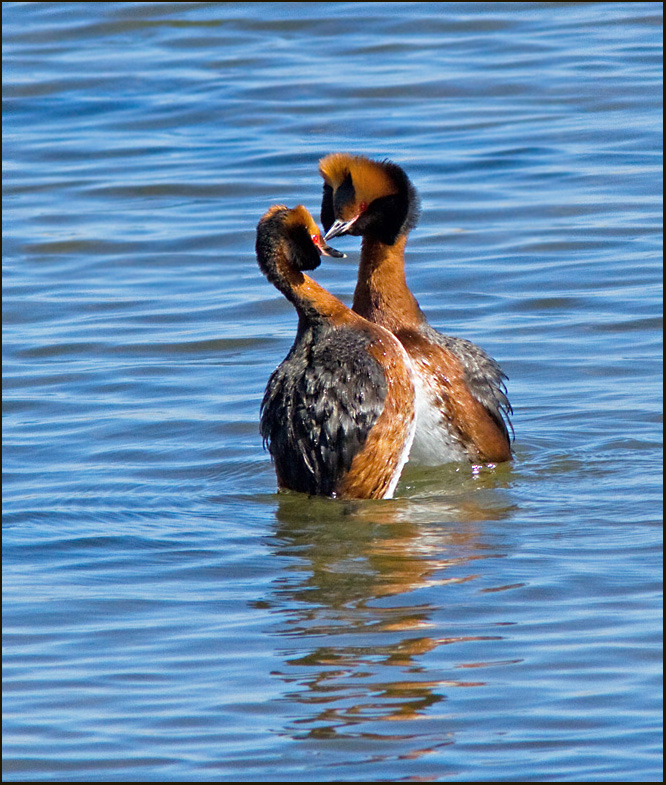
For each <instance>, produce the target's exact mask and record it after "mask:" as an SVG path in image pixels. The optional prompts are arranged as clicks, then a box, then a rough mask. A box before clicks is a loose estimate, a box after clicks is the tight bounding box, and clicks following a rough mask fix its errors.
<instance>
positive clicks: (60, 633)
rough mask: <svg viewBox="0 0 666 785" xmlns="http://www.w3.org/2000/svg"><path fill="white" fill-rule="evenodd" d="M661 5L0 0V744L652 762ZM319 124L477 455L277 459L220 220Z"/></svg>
mask: <svg viewBox="0 0 666 785" xmlns="http://www.w3.org/2000/svg"><path fill="white" fill-rule="evenodd" d="M661 14H662V6H661V4H657V3H577V2H575V3H391V4H389V5H386V4H380V3H364V2H358V3H336V2H331V3H115V2H108V3H3V167H4V168H3V217H4V218H5V220H4V222H3V523H4V527H5V528H4V538H3V623H4V631H3V632H4V636H3V643H4V645H5V649H4V660H3V687H4V693H3V710H4V718H3V719H4V722H3V752H4V756H5V757H4V760H3V764H4V765H3V777H4V779H5V780H10V779H13V780H26V781H42V780H43V781H100V782H106V781H129V780H132V781H157V782H160V781H167V782H171V781H184V782H192V781H209V780H215V781H223V782H238V781H258V782H266V781H268V782H271V781H288V782H296V781H311V780H312V779H313V778H315V779H318V780H321V781H349V782H354V781H403V780H404V781H420V780H423V781H432V780H439V781H441V780H444V779H446V780H454V781H463V782H467V781H489V780H492V781H495V780H499V779H502V778H504V779H507V780H509V781H537V780H538V781H590V782H596V781H616V782H617V781H629V782H631V781H635V780H638V781H649V780H653V779H654V780H655V781H661V777H662V771H661V768H662V759H661V742H662V736H661V700H660V696H661V672H662V660H661V624H662V618H661V545H662V529H661V518H662V515H663V513H662V485H661V470H662V457H663V456H662V452H661V446H662V429H661V423H662V411H663V385H662V333H661V323H662V288H661V279H662V226H663V211H662V200H661V196H662V194H661V189H660V184H661V178H662V168H661V166H662V128H663V118H662V107H661V96H662V93H663V84H662V82H663V70H662V55H663V46H662V19H661ZM335 151H351V152H356V153H361V154H366V155H369V156H371V157H375V158H383V157H389V158H393V159H395V160H396V161H397V162H398V163H400V164H402V165H403V166H404V167H405V169H406V170H407V172H408V174H409V175H410V177H411V179H412V180H413V182H414V184H415V185H416V186H417V188H418V189H419V191H420V195H421V199H422V207H423V210H422V216H421V220H420V222H419V225H418V226H417V227H416V229H415V230H414V232H413V233H412V235H411V237H410V241H409V245H408V251H407V256H408V262H407V271H406V272H407V279H408V282H409V284H410V286H411V288H412V289H413V291H414V294H415V295H416V297H417V298H418V300H419V303H420V305H421V307H422V308H423V310H424V312H425V313H426V314H427V316H428V318H429V321H430V322H431V324H432V325H433V326H434V327H436V328H438V329H440V330H442V331H443V332H445V333H447V334H452V335H459V336H461V337H464V338H468V339H470V340H472V341H474V342H476V343H477V344H479V345H480V346H482V347H484V349H486V350H487V351H488V352H489V353H490V354H491V355H492V356H494V357H496V358H497V360H498V361H499V362H500V363H501V365H502V367H503V368H504V370H505V371H506V372H507V374H508V375H509V376H510V384H509V389H510V395H511V402H512V405H513V406H514V409H515V418H514V424H515V427H516V434H517V441H516V443H515V445H514V447H515V453H516V459H515V460H514V461H513V463H512V464H511V465H503V466H500V467H497V468H496V469H493V470H485V469H484V470H481V471H478V472H475V471H473V470H472V469H470V468H469V467H448V468H446V469H443V470H438V469H433V470H432V471H430V470H426V471H421V470H419V471H412V467H408V468H407V470H406V471H405V474H404V477H403V478H402V479H401V482H400V484H399V486H398V489H397V494H396V498H394V499H393V500H387V501H382V502H376V503H367V502H366V503H363V502H359V503H340V502H335V501H328V500H309V499H307V498H306V497H303V496H296V495H288V494H285V495H279V496H278V495H276V494H275V493H274V491H275V473H274V471H273V469H272V467H271V465H270V461H269V456H268V454H267V453H266V452H264V451H262V446H261V438H260V436H259V432H258V413H259V404H260V401H261V398H262V394H263V390H264V387H265V384H266V380H267V379H268V377H269V375H270V373H271V372H272V371H273V369H274V368H275V366H276V365H277V363H278V362H279V361H280V360H281V359H282V358H283V357H284V356H285V354H286V353H287V351H288V350H289V347H290V345H291V343H292V341H293V336H294V333H295V329H296V318H295V314H294V312H293V309H292V308H291V307H290V306H289V303H287V302H286V301H285V299H284V298H283V297H282V296H281V295H280V294H279V293H278V292H276V291H275V289H274V288H273V287H271V286H270V284H268V283H267V282H266V281H265V279H264V278H263V276H262V275H261V273H260V272H259V270H258V268H257V264H256V259H255V255H254V241H255V227H256V224H257V221H258V219H259V217H260V216H261V215H262V214H263V213H264V212H265V211H266V209H267V208H268V206H269V205H270V204H272V203H275V202H282V203H286V204H289V205H295V204H298V203H303V204H305V205H306V206H307V207H308V208H309V209H310V210H312V211H313V214H314V213H316V212H317V211H318V208H319V205H320V201H321V178H320V177H319V175H318V172H317V161H318V159H319V158H320V157H321V156H323V155H325V154H327V153H331V152H335ZM341 240H342V243H341V246H340V250H343V251H346V252H347V253H348V257H347V258H346V259H343V260H339V262H338V263H335V264H332V263H330V264H328V263H326V264H322V266H321V267H320V268H318V270H317V271H316V278H317V280H318V281H319V282H320V283H321V284H322V285H323V286H325V287H326V288H327V289H329V290H330V291H332V292H333V293H334V294H336V295H338V296H340V297H341V298H342V299H343V300H344V301H345V302H349V301H350V299H351V295H352V292H353V289H354V284H355V280H356V274H357V266H358V254H359V247H358V241H357V240H356V239H355V238H348V239H346V238H341Z"/></svg>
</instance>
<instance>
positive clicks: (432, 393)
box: [319, 153, 513, 465]
mask: <svg viewBox="0 0 666 785" xmlns="http://www.w3.org/2000/svg"><path fill="white" fill-rule="evenodd" d="M319 172H320V174H321V176H322V177H323V179H324V193H323V200H322V206H321V221H322V224H323V226H324V230H325V231H326V234H325V236H324V240H325V241H328V240H329V239H331V238H333V237H337V236H339V235H343V234H351V235H361V236H362V238H363V240H362V245H361V262H360V266H359V271H358V281H357V284H356V290H355V292H354V301H353V306H352V307H353V310H354V311H355V312H356V313H358V314H361V316H364V317H365V318H366V319H368V320H369V321H371V322H374V323H376V324H380V325H382V326H383V327H386V328H387V329H388V330H390V331H391V332H392V333H393V334H394V335H395V336H396V337H397V338H398V339H399V340H400V342H401V343H402V345H403V346H404V347H405V349H406V350H407V353H408V354H409V357H410V359H411V360H412V363H413V365H414V370H415V372H416V379H417V385H416V393H417V425H416V435H415V438H414V444H413V446H412V452H411V455H410V458H409V460H410V461H411V462H413V463H417V464H426V465H438V464H443V463H448V462H451V461H469V462H471V463H473V464H479V463H499V462H502V461H508V460H510V459H511V444H510V442H511V439H510V437H509V429H511V431H512V433H513V428H512V426H511V422H510V420H509V415H511V414H512V413H513V412H512V409H511V405H510V403H509V399H508V398H507V391H506V386H505V383H504V380H505V379H506V378H507V377H506V375H505V374H504V373H503V372H502V369H501V368H500V366H499V365H498V364H497V363H496V362H495V360H493V359H492V357H489V356H488V355H487V354H486V353H485V352H484V351H483V349H481V348H479V347H478V346H476V345H475V344H473V343H472V342H471V341H467V340H465V339H463V338H454V337H451V336H448V335H442V334H440V333H438V332H437V331H436V330H435V329H433V328H432V327H431V326H430V325H429V324H428V321H427V320H426V317H425V316H424V314H423V312H422V311H421V309H420V308H419V304H418V302H417V301H416V298H415V297H414V295H413V294H412V293H411V291H410V290H409V288H408V286H407V282H406V280H405V260H404V252H405V245H406V243H407V236H408V234H409V232H410V230H411V229H413V228H414V226H415V225H416V222H417V220H418V216H419V198H418V194H417V193H416V190H415V188H414V186H413V185H412V183H411V182H410V180H409V177H407V175H406V174H405V172H404V171H403V169H401V167H399V166H398V165H397V164H394V163H392V162H390V161H382V162H378V161H372V160H370V159H368V158H365V157H363V156H353V155H348V154H346V153H333V154H331V155H328V156H326V157H325V158H323V159H322V160H321V161H320V162H319Z"/></svg>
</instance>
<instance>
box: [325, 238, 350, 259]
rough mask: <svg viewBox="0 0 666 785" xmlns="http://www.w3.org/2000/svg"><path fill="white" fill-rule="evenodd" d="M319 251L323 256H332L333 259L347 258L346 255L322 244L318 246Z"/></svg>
mask: <svg viewBox="0 0 666 785" xmlns="http://www.w3.org/2000/svg"><path fill="white" fill-rule="evenodd" d="M319 250H320V252H321V253H323V254H324V256H333V257H334V258H335V259H344V258H345V257H346V256H347V254H344V253H342V251H336V250H335V248H331V246H330V245H326V243H324V242H322V244H321V245H320V246H319Z"/></svg>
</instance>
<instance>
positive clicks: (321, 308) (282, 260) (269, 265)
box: [260, 242, 348, 320]
mask: <svg viewBox="0 0 666 785" xmlns="http://www.w3.org/2000/svg"><path fill="white" fill-rule="evenodd" d="M260 263H261V265H260V266H261V268H262V270H263V272H264V274H265V275H266V277H267V278H268V280H269V281H270V282H271V283H272V284H273V285H274V286H275V287H276V288H277V289H278V290H279V291H281V292H282V294H284V296H285V297H286V298H287V299H288V300H289V301H290V302H291V303H292V305H293V306H294V307H295V308H296V310H297V311H298V315H299V317H301V318H305V319H306V320H316V319H319V318H321V319H330V318H333V319H335V318H336V317H338V316H339V315H340V314H341V313H342V312H346V311H347V310H348V309H347V307H346V306H345V305H344V303H342V302H341V301H340V300H338V298H337V297H335V296H334V295H332V294H331V293H330V292H328V291H326V289H324V288H323V287H322V286H320V285H319V284H318V283H317V282H316V281H315V280H313V279H312V278H310V276H308V275H305V274H304V273H302V272H301V271H300V270H298V269H297V268H296V267H295V266H294V264H293V263H292V261H291V258H290V255H289V248H288V246H287V244H286V243H284V242H283V243H280V244H279V245H277V247H273V248H272V249H271V252H270V253H269V254H267V255H266V256H265V257H263V258H262V259H261V260H260Z"/></svg>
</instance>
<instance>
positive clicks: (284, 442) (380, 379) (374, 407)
mask: <svg viewBox="0 0 666 785" xmlns="http://www.w3.org/2000/svg"><path fill="white" fill-rule="evenodd" d="M370 340H371V339H370V337H369V335H368V334H366V333H365V332H364V331H360V330H358V329H352V328H348V327H342V326H336V327H335V328H332V327H330V326H329V325H327V324H326V323H319V324H317V325H312V324H310V325H307V326H305V327H302V326H300V325H299V331H298V334H297V336H296V341H295V342H294V345H293V346H292V348H291V351H290V352H289V354H288V355H287V357H286V358H285V360H284V361H283V362H282V364H281V365H280V366H279V367H278V368H277V369H276V370H275V371H274V373H273V375H272V376H271V378H270V379H269V381H268V385H267V387H266V392H265V394H264V400H263V402H262V404H261V435H262V436H263V439H264V442H265V443H266V444H267V445H268V449H269V451H270V453H271V455H272V457H273V460H274V461H275V468H276V472H277V475H278V479H279V482H280V484H281V485H282V486H284V487H288V488H291V489H293V490H298V491H302V492H304V493H309V494H313V495H314V494H316V495H325V496H331V495H334V492H335V487H336V485H337V483H338V481H339V480H340V478H341V477H342V475H343V474H344V473H345V472H347V471H348V470H349V468H350V466H351V463H352V461H353V459H354V456H355V455H356V454H357V453H358V452H359V451H360V449H361V448H362V447H363V444H364V443H365V440H366V438H367V436H368V434H369V432H370V430H371V428H372V427H373V425H374V424H375V422H376V421H377V419H378V417H379V415H380V414H381V412H382V411H383V408H384V400H385V398H386V379H385V376H384V371H383V369H382V367H381V365H380V364H379V363H378V362H377V361H376V360H375V359H374V358H373V357H371V356H370V355H369V354H368V351H367V347H368V345H369V343H370Z"/></svg>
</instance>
